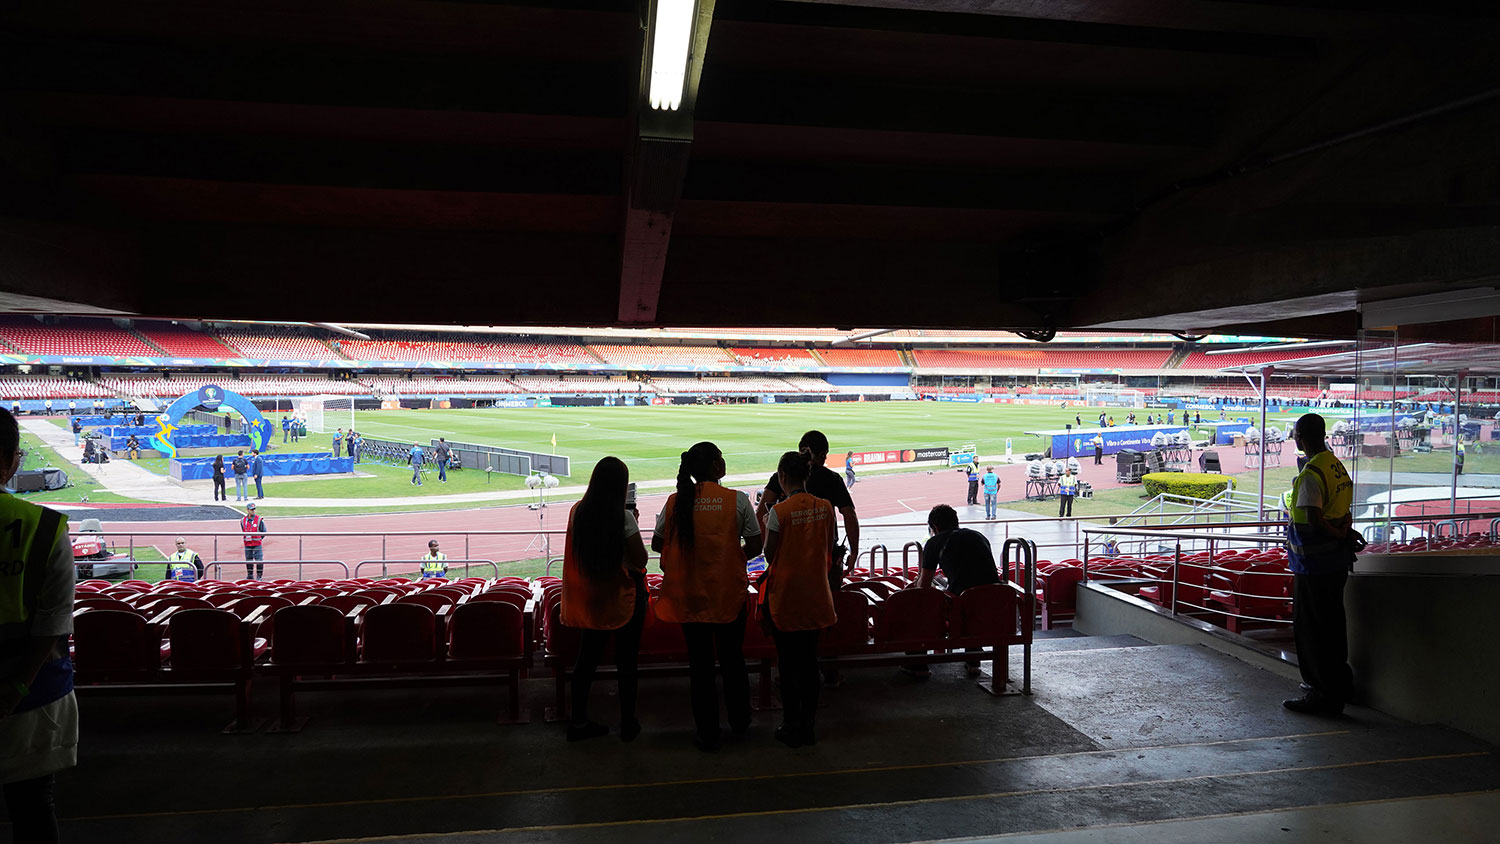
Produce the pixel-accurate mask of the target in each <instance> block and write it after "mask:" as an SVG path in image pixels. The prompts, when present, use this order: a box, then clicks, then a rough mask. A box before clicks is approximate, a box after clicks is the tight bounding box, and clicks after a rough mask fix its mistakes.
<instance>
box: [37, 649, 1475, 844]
mask: <svg viewBox="0 0 1500 844" xmlns="http://www.w3.org/2000/svg"><path fill="white" fill-rule="evenodd" d="M1054 634H1056V635H1057V636H1058V637H1057V638H1049V639H1044V640H1039V641H1038V643H1037V645H1036V648H1035V651H1036V652H1035V674H1034V689H1035V694H1034V695H1033V696H1031V697H1000V698H996V697H991V696H989V695H986V694H984V693H983V692H981V691H979V690H978V689H976V688H975V687H974V683H973V681H972V680H969V679H967V678H965V677H964V676H963V673H962V669H961V667H959V666H956V665H942V666H936V667H934V669H933V676H932V679H930V680H928V681H925V682H922V681H916V680H914V679H912V678H910V677H907V676H905V675H903V674H900V673H898V672H897V671H896V670H895V669H894V668H868V669H859V670H849V671H846V672H844V677H845V680H844V685H843V687H841V688H839V689H832V690H827V691H826V692H825V693H824V694H823V701H824V705H823V707H822V708H821V709H820V712H819V729H820V736H819V742H818V744H817V745H816V746H813V747H804V748H801V749H798V750H788V749H786V748H784V747H782V746H781V745H779V744H777V743H776V742H775V741H774V740H773V739H772V737H771V730H772V727H773V726H774V725H775V722H776V720H777V718H776V714H775V713H769V712H759V713H756V714H755V716H754V723H753V726H752V729H751V731H750V733H749V735H748V736H747V737H746V738H744V739H743V740H740V741H733V742H729V743H727V744H726V745H725V747H724V749H723V751H721V752H720V753H718V754H713V755H709V754H704V753H701V752H699V751H697V750H695V749H694V748H693V747H692V745H691V744H690V743H689V738H690V735H691V727H692V722H691V717H690V715H689V707H688V694H687V685H688V684H687V680H686V679H684V678H681V677H676V678H655V679H647V680H645V681H644V682H643V683H642V687H641V707H642V708H641V713H640V720H641V722H642V724H643V725H644V731H643V733H642V734H641V736H640V738H639V739H638V740H637V741H636V742H634V743H632V744H623V743H621V742H619V741H618V740H617V739H615V738H614V737H613V736H610V737H607V738H602V739H597V740H594V741H590V742H585V743H580V744H568V743H566V742H565V741H564V740H563V734H562V728H561V726H559V725H553V724H547V723H544V722H543V718H542V715H543V712H542V710H543V707H544V706H545V705H546V704H548V703H549V702H550V697H551V684H550V681H549V680H547V679H544V678H540V677H539V678H538V679H535V680H531V681H528V682H527V683H526V695H527V709H528V711H529V713H530V715H531V718H532V721H531V723H529V724H526V725H520V726H496V725H495V724H494V723H493V720H492V719H493V718H494V716H495V713H496V711H497V710H498V709H499V707H500V705H501V699H502V696H503V691H502V690H497V689H495V688H493V687H491V688H434V687H431V686H423V687H421V688H416V689H384V690H380V689H369V688H362V689H347V690H342V691H329V692H304V693H299V695H298V702H299V708H300V710H301V711H302V713H303V714H305V715H308V716H310V718H311V720H310V722H309V723H308V725H307V726H306V728H305V729H304V730H303V731H302V732H300V733H294V734H270V733H266V732H264V731H262V732H259V733H256V734H252V735H236V736H224V735H220V734H219V733H218V730H219V728H220V727H222V726H223V725H224V723H226V722H227V721H228V720H229V718H230V714H231V711H230V710H231V703H230V700H229V696H228V695H227V694H216V695H211V696H202V695H200V696H194V697H183V696H166V695H162V696H140V695H130V696H113V695H104V694H96V693H92V692H91V691H89V690H85V691H84V692H82V694H81V699H80V708H81V710H82V724H83V736H82V741H81V744H80V764H79V767H78V768H77V769H74V770H71V771H68V772H65V773H64V774H62V775H60V777H59V781H58V810H59V814H60V815H61V817H62V818H63V829H62V832H63V837H64V839H65V840H67V841H71V842H75V844H77V843H78V842H84V843H85V844H86V843H87V842H109V844H135V842H140V843H141V844H146V842H150V844H156V843H157V842H161V841H213V842H215V844H250V842H256V843H257V844H259V843H260V842H272V841H279V842H313V841H333V840H337V841H344V842H364V841H376V840H378V841H386V842H399V843H401V844H404V843H405V842H412V844H415V842H419V841H430V840H435V839H441V840H444V841H453V842H464V844H475V842H481V841H482V842H512V841H515V842H541V841H570V840H577V841H588V842H591V844H592V843H593V842H600V844H614V843H617V844H642V843H643V842H661V841H721V842H766V841H788V842H792V841H796V842H803V841H816V842H834V844H843V843H844V842H848V843H849V844H855V843H856V842H859V843H860V844H895V842H908V841H934V840H944V839H954V838H963V837H969V836H974V837H977V838H978V840H993V839H996V838H1004V839H1005V840H1011V839H1012V837H1017V838H1020V839H1021V840H1028V839H1029V840H1034V841H1038V842H1047V844H1081V842H1086V841H1087V842H1093V841H1121V842H1135V841H1147V840H1150V841H1164V842H1170V843H1172V844H1175V842H1189V841H1195V842H1196V841H1245V842H1261V841H1284V842H1299V844H1302V842H1311V841H1318V842H1339V843H1340V844H1342V843H1343V842H1354V841H1359V842H1363V844H1386V842H1427V841H1452V842H1464V841H1491V840H1494V837H1493V833H1494V830H1495V829H1496V828H1497V824H1500V799H1497V797H1496V792H1497V791H1500V759H1497V756H1496V754H1495V748H1494V747H1492V746H1490V745H1487V744H1484V743H1482V742H1479V741H1477V740H1475V739H1473V738H1470V737H1468V736H1466V735H1463V734H1460V733H1457V732H1454V731H1452V730H1449V729H1445V728H1442V727H1435V726H1419V725H1412V724H1407V723H1404V722H1400V721H1397V720H1394V719H1391V718H1389V717H1386V716H1383V715H1380V714H1378V713H1375V712H1373V711H1370V710H1367V709H1362V708H1358V707H1354V708H1351V709H1350V710H1349V711H1348V713H1347V714H1346V715H1345V716H1344V717H1341V718H1335V719H1325V718H1315V717H1309V716H1302V715H1297V714H1294V713H1291V712H1288V711H1286V710H1285V709H1283V708H1282V707H1281V706H1280V705H1279V701H1280V700H1281V699H1282V698H1284V697H1288V696H1292V695H1295V694H1296V693H1297V686H1296V682H1295V681H1294V680H1292V679H1287V678H1285V677H1283V676H1280V675H1279V674H1277V673H1273V672H1270V671H1265V670H1261V669H1259V668H1256V667H1253V666H1252V665H1250V664H1248V663H1245V662H1242V661H1240V660H1237V659H1235V658H1233V657H1231V656H1228V655H1225V654H1222V653H1219V652H1217V651H1213V650H1210V649H1207V648H1203V647H1197V646H1187V645H1178V646H1149V645H1147V644H1146V643H1144V642H1142V641H1140V640H1138V639H1133V638H1131V637H1098V638H1090V637H1078V636H1072V635H1070V634H1068V633H1067V632H1058V631H1054ZM1018 658H1019V649H1017V650H1016V653H1015V654H1013V658H1012V669H1013V671H1014V670H1015V669H1017V668H1018V667H1019V666H1018ZM273 686H274V683H273V682H271V681H269V680H268V681H266V682H263V683H258V684H257V686H256V701H255V707H256V710H257V713H258V714H259V715H261V716H262V717H268V716H270V715H272V714H273V713H274V711H275V702H276V690H275V688H273ZM613 693H614V689H613V683H612V682H609V681H601V682H600V683H598V684H597V685H596V687H595V693H594V704H593V712H592V714H593V715H594V716H595V717H596V718H598V719H600V720H602V721H605V722H608V723H610V724H611V725H612V726H613V725H614V723H615V722H616V721H617V714H616V709H615V707H616V702H615V700H614V697H613ZM141 772H150V774H149V775H147V776H142V775H141Z"/></svg>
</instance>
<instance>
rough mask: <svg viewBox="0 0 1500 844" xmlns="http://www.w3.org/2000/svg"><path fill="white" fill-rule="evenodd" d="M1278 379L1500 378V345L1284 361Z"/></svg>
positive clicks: (1379, 350) (1425, 346)
mask: <svg viewBox="0 0 1500 844" xmlns="http://www.w3.org/2000/svg"><path fill="white" fill-rule="evenodd" d="M1273 367H1274V370H1273V371H1274V374H1275V375H1288V376H1290V375H1319V376H1329V377H1340V376H1347V377H1350V378H1353V377H1355V376H1356V375H1359V376H1361V377H1367V378H1368V377H1390V376H1395V377H1398V378H1404V377H1413V378H1415V377H1427V376H1433V377H1442V378H1451V377H1453V376H1455V375H1457V374H1459V373H1460V372H1463V373H1467V374H1468V375H1470V376H1480V377H1494V376H1500V345H1496V344H1489V343H1409V344H1405V345H1398V346H1395V347H1394V348H1393V347H1391V346H1388V345H1387V346H1383V347H1382V346H1375V347H1370V348H1366V349H1364V350H1350V351H1344V352H1336V353H1333V354H1327V355H1318V356H1315V357H1305V358H1296V359H1294V360H1286V361H1280V362H1278V363H1276V364H1274V365H1273ZM1233 369H1234V371H1243V372H1251V373H1254V372H1257V371H1259V367H1255V366H1242V367H1234V368H1233Z"/></svg>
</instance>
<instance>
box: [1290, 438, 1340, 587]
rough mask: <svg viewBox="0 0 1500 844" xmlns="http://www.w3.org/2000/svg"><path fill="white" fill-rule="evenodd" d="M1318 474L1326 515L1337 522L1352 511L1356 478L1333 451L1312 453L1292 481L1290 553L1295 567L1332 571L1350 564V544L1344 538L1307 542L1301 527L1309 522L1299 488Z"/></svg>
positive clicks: (1293, 567)
mask: <svg viewBox="0 0 1500 844" xmlns="http://www.w3.org/2000/svg"><path fill="white" fill-rule="evenodd" d="M1313 477H1315V478H1317V479H1318V481H1319V483H1321V484H1322V487H1323V508H1322V510H1323V519H1324V520H1325V521H1329V522H1337V521H1339V520H1340V519H1344V518H1346V517H1347V516H1348V515H1349V510H1350V508H1351V507H1352V506H1353V504H1354V482H1353V481H1352V480H1350V478H1349V472H1348V470H1346V469H1345V468H1344V464H1343V463H1340V462H1339V459H1338V458H1337V457H1335V456H1334V455H1333V452H1332V451H1327V450H1325V451H1320V452H1318V453H1317V454H1315V455H1313V456H1312V457H1309V458H1308V459H1307V463H1306V464H1305V465H1304V466H1303V468H1302V471H1301V472H1299V473H1298V474H1297V477H1296V479H1295V480H1293V481H1292V489H1291V492H1292V497H1291V502H1290V503H1291V505H1292V507H1291V525H1290V529H1289V530H1288V531H1287V542H1286V545H1287V557H1288V562H1289V563H1290V564H1291V566H1292V569H1293V570H1294V571H1295V570H1297V569H1299V568H1301V569H1304V570H1307V571H1332V570H1344V569H1347V568H1348V554H1349V551H1348V546H1347V544H1346V543H1345V541H1344V540H1343V539H1342V538H1339V537H1333V538H1329V539H1324V540H1322V541H1320V542H1304V541H1303V539H1302V535H1301V531H1302V529H1303V528H1304V527H1306V526H1308V525H1310V522H1309V520H1308V517H1307V508H1305V507H1299V506H1297V492H1298V490H1299V489H1300V487H1301V485H1302V484H1303V483H1305V482H1306V481H1307V479H1308V478H1313Z"/></svg>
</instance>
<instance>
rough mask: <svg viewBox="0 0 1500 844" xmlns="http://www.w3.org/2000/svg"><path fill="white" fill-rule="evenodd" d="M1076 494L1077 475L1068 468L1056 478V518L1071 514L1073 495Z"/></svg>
mask: <svg viewBox="0 0 1500 844" xmlns="http://www.w3.org/2000/svg"><path fill="white" fill-rule="evenodd" d="M1077 494H1078V476H1077V475H1074V474H1073V470H1072V469H1069V470H1068V471H1066V472H1064V473H1063V476H1062V477H1060V478H1058V479H1057V496H1058V498H1057V515H1058V518H1061V517H1063V516H1071V515H1073V496H1075V495H1077Z"/></svg>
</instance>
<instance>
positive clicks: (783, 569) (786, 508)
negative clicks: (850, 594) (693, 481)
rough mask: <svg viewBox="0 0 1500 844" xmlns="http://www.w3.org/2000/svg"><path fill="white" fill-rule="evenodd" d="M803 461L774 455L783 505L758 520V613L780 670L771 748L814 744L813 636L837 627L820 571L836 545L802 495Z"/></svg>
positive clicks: (823, 512) (824, 509)
mask: <svg viewBox="0 0 1500 844" xmlns="http://www.w3.org/2000/svg"><path fill="white" fill-rule="evenodd" d="M808 469H809V466H808V464H807V456H806V455H804V454H799V453H797V452H795V451H788V452H787V453H786V454H783V455H781V462H780V463H779V464H778V465H777V467H776V474H777V480H778V481H779V482H780V484H781V488H782V490H783V491H784V492H785V493H786V496H787V498H786V500H785V501H783V502H781V503H780V504H777V505H776V506H775V507H772V508H771V510H770V512H768V513H766V564H767V568H766V575H765V577H764V579H762V581H761V595H762V601H761V611H762V613H763V615H762V617H763V618H768V619H769V620H770V627H771V636H772V637H773V638H774V639H775V640H776V663H777V665H778V666H780V668H781V705H782V714H783V716H784V717H783V719H782V723H781V726H780V727H777V728H776V740H777V741H779V742H781V743H782V744H785V745H786V746H788V747H800V746H802V745H804V744H814V743H816V742H817V738H816V737H815V736H814V734H813V717H814V716H815V715H816V714H817V711H818V688H819V687H820V686H821V685H822V678H821V677H820V676H818V632H819V631H820V630H822V629H823V628H825V627H832V626H833V625H834V623H835V622H837V621H838V617H837V616H836V615H835V614H834V610H833V590H832V589H831V588H830V587H829V585H828V570H829V569H830V568H832V567H833V565H834V556H833V553H834V551H833V549H834V546H835V545H837V544H838V533H837V530H836V529H835V527H834V520H833V505H832V504H830V503H828V502H827V501H826V500H824V499H822V498H816V497H814V496H812V495H809V494H808V492H807V489H806V485H807V475H808Z"/></svg>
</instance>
